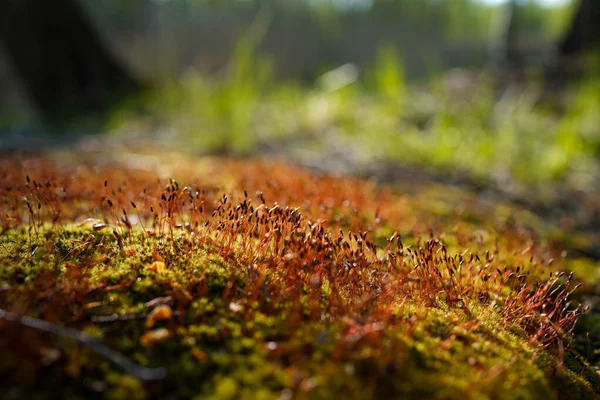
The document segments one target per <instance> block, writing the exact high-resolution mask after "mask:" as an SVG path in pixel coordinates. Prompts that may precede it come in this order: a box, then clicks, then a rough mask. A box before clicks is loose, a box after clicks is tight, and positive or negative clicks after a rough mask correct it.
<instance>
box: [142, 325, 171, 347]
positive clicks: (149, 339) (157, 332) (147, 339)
mask: <svg viewBox="0 0 600 400" xmlns="http://www.w3.org/2000/svg"><path fill="white" fill-rule="evenodd" d="M171 336H172V334H171V332H170V331H169V330H168V329H167V328H158V329H154V330H151V331H148V332H146V333H145V334H143V335H142V337H141V338H140V342H141V343H142V345H143V346H150V345H153V344H155V343H159V342H164V341H166V340H169V339H170V338H171Z"/></svg>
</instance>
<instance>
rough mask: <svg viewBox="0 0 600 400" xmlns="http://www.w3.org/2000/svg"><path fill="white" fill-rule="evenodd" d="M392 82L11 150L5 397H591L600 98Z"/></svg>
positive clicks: (220, 102) (27, 141)
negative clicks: (369, 89) (414, 86)
mask: <svg viewBox="0 0 600 400" xmlns="http://www.w3.org/2000/svg"><path fill="white" fill-rule="evenodd" d="M381 63H382V65H381V66H380V67H379V69H378V70H377V71H376V73H375V75H374V77H373V79H374V81H376V82H379V89H377V90H378V91H377V90H376V91H375V94H373V92H367V91H361V90H360V88H357V87H356V84H353V83H352V82H350V83H348V82H347V79H346V78H347V77H345V76H344V73H345V72H344V70H335V71H331V73H330V74H329V75H327V74H326V75H324V76H325V77H328V78H327V79H328V80H329V81H330V82H329V81H328V80H327V79H323V82H321V83H320V85H321V86H320V87H318V88H314V89H312V90H306V89H300V88H298V87H295V86H289V85H284V84H279V85H277V86H275V87H271V86H270V83H269V82H266V81H265V82H262V81H261V80H260V79H258V78H257V79H254V77H260V76H262V75H260V74H254V73H251V72H252V71H250V72H248V71H246V72H244V74H249V75H250V76H251V78H252V79H248V76H245V75H244V74H241V75H240V74H232V78H231V79H229V80H228V79H225V80H223V81H219V82H215V81H210V80H206V79H204V78H202V77H198V76H191V77H190V78H189V79H188V80H187V81H186V82H184V83H183V84H182V85H180V86H178V85H175V86H173V87H170V88H167V89H166V90H164V91H161V93H160V95H159V96H157V98H150V99H148V100H146V101H145V103H144V107H143V108H144V113H146V115H150V117H147V116H146V117H145V116H140V115H139V110H138V109H136V107H132V108H133V109H135V110H136V111H135V112H134V111H131V110H127V109H125V110H123V111H122V112H121V114H119V115H118V116H117V117H115V118H116V120H117V122H118V123H115V126H118V128H115V129H113V130H112V131H111V132H109V133H107V134H106V135H96V136H92V137H81V136H74V137H67V136H63V137H62V139H61V140H59V141H56V140H54V139H53V138H48V137H46V138H43V137H35V136H34V137H26V136H23V135H21V134H15V135H4V136H3V137H2V139H1V140H0V150H1V151H2V156H1V157H0V174H1V176H3V180H2V182H1V187H0V226H1V229H2V230H1V232H0V352H1V353H2V354H3V358H2V360H1V361H0V377H1V378H2V379H1V380H0V382H1V383H0V391H2V392H4V393H8V396H9V397H8V398H26V397H29V398H31V397H34V398H55V397H56V396H60V397H61V398H74V399H75V398H90V397H93V398H95V397H100V398H115V399H117V398H127V399H129V398H142V399H143V398H165V399H171V398H198V399H200V398H218V399H234V398H235V399H237V398H248V399H256V398H265V399H270V398H278V399H294V398H334V397H339V396H343V397H344V398H394V397H399V398H415V397H424V398H440V399H441V398H448V399H462V398H482V399H483V398H507V399H512V398H532V399H534V398H540V397H542V396H544V397H547V398H596V397H598V395H600V377H599V375H598V370H600V351H598V350H597V349H598V348H599V347H600V305H599V304H600V301H599V300H600V269H599V268H598V263H599V262H600V252H599V251H598V249H599V248H600V229H598V227H600V195H598V193H600V190H599V189H600V162H599V161H598V156H597V154H598V149H600V135H598V133H597V132H596V130H597V126H599V125H598V118H600V113H598V112H597V110H598V109H599V107H600V90H595V89H597V87H598V84H597V83H594V82H595V81H591V82H589V84H586V85H582V86H581V87H580V88H574V89H572V90H570V91H569V92H568V93H567V94H566V95H565V96H564V99H563V97H561V99H562V100H561V101H560V102H557V101H554V100H552V101H547V100H545V99H543V93H544V92H543V91H540V90H537V88H536V87H532V88H526V89H524V90H512V89H511V90H506V91H505V92H504V93H503V94H500V95H498V94H496V93H493V90H492V88H493V87H492V86H491V85H490V84H489V83H488V81H487V78H486V77H485V75H483V77H482V78H481V79H480V81H479V82H478V83H477V85H475V86H473V85H470V83H469V82H472V81H473V80H472V79H469V80H467V83H466V84H465V85H466V86H465V85H462V87H461V88H460V89H459V90H454V89H452V87H454V86H457V84H456V83H457V81H458V82H459V83H460V81H461V77H460V76H458V77H454V78H452V82H449V83H448V82H447V84H444V85H442V86H438V87H437V89H436V86H435V85H434V87H433V89H431V90H430V91H429V92H424V91H422V90H419V91H416V92H410V93H409V92H408V89H406V88H404V87H403V86H402V82H401V80H399V78H398V73H399V72H398V71H397V65H394V64H393V63H391V62H389V60H388V61H386V60H385V59H384V60H382V61H381ZM395 68H396V69H395ZM344 79H346V81H345V80H344ZM261 82H262V83H261ZM336 82H338V83H339V82H342V83H343V82H346V83H344V84H343V85H341V86H340V85H337V86H335V85H334V86H335V87H332V85H333V84H334V83H336ZM376 86H377V85H376ZM458 86H460V85H458ZM534 86H535V85H534ZM398 93H405V95H404V96H403V97H402V96H400V98H399V97H398ZM409 100H410V101H409ZM132 113H133V114H135V113H138V114H136V116H135V117H131V115H132ZM144 113H142V114H144ZM124 121H125V122H124ZM136 132H140V133H139V134H136ZM366 132H368V135H367V134H365V133H366ZM542 132H543V134H541V133H542ZM32 139H35V140H32ZM24 149H26V150H24ZM199 149H202V150H199Z"/></svg>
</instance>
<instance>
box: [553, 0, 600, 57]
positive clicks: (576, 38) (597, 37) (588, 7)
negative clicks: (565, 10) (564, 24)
mask: <svg viewBox="0 0 600 400" xmlns="http://www.w3.org/2000/svg"><path fill="white" fill-rule="evenodd" d="M599 41H600V1H599V0H580V2H579V5H578V7H577V10H576V11H575V14H574V17H573V20H572V22H571V25H570V27H569V29H568V30H567V32H566V34H565V35H564V37H563V39H562V41H561V43H560V45H559V51H560V54H561V55H562V56H570V55H573V54H576V53H581V52H583V51H586V50H590V49H592V48H593V47H594V46H596V45H598V43H599Z"/></svg>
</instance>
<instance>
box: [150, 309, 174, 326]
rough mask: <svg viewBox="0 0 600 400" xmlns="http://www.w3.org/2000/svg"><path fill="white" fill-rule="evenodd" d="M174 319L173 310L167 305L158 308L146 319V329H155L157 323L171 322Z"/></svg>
mask: <svg viewBox="0 0 600 400" xmlns="http://www.w3.org/2000/svg"><path fill="white" fill-rule="evenodd" d="M172 317H173V310H171V307H169V306H168V305H166V304H163V305H160V306H158V307H156V308H155V309H154V310H152V312H150V314H148V318H147V319H146V328H148V329H150V328H153V327H154V324H156V321H165V320H170V319H171V318H172Z"/></svg>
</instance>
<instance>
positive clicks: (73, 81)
mask: <svg viewBox="0 0 600 400" xmlns="http://www.w3.org/2000/svg"><path fill="white" fill-rule="evenodd" d="M598 8H599V6H598V2H596V1H594V0H537V1H534V0H513V1H501V0H422V1H414V0H394V1H392V0H305V1H299V0H218V1H211V0H128V1H117V0H106V1H94V0H57V1H55V2H51V3H50V2H48V3H47V4H43V2H42V3H40V2H36V1H35V0H21V1H17V0H5V1H3V2H2V5H0V14H1V15H2V16H1V17H0V26H2V28H0V39H2V40H0V87H1V90H0V147H2V148H3V149H4V150H6V149H14V148H18V149H23V148H25V149H27V148H31V149H35V148H45V147H48V146H52V145H57V144H58V145H64V144H65V143H66V144H72V143H73V142H74V140H75V141H77V140H79V139H81V138H84V139H86V140H87V139H89V137H90V135H91V136H92V137H94V138H96V140H111V141H113V142H117V143H127V144H128V145H133V146H144V145H146V144H147V143H154V144H156V143H159V144H160V146H170V147H172V148H174V149H178V150H181V151H188V152H193V153H194V154H206V153H210V154H215V153H216V154H228V155H237V156H248V155H259V156H269V155H278V156H282V157H285V158H289V159H291V160H293V161H296V162H301V163H303V164H307V165H309V166H312V167H315V168H319V169H323V170H327V171H335V172H344V173H358V174H361V175H369V174H378V175H379V176H383V175H385V174H386V173H387V172H388V171H389V169H390V167H389V166H390V165H392V166H393V168H394V169H398V168H399V166H402V167H403V168H404V170H406V169H407V168H408V169H409V170H411V171H413V170H414V169H417V170H419V171H426V173H428V174H434V175H444V176H452V177H456V176H458V177H460V178H456V179H463V180H464V179H466V180H468V181H476V182H486V183H490V182H491V183H492V184H494V185H497V186H500V187H501V188H502V190H504V191H511V192H523V191H527V190H528V189H530V188H532V187H536V188H537V187H541V186H547V185H551V186H552V185H554V184H556V183H560V184H561V185H566V186H567V187H570V188H575V189H577V190H588V191H589V190H590V188H596V187H598V186H599V185H600V179H599V177H600V163H599V162H598V154H599V151H598V149H599V147H598V146H599V144H600V132H599V129H600V128H599V127H600V90H599V89H600V84H599V82H600V81H598V79H597V78H596V76H597V73H598V71H599V70H600V69H599V68H598V65H599V63H598V60H597V59H598V57H597V56H598V53H599V52H598V51H597V49H598V47H597V43H598V40H597V39H598V36H599V35H598V28H597V26H598V25H599V24H598V22H599V21H600V18H599V15H600V11H599V10H598ZM99 138H101V139H99ZM107 138H109V139H107ZM536 190H537V189H536ZM553 191H556V190H554V189H553Z"/></svg>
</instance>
